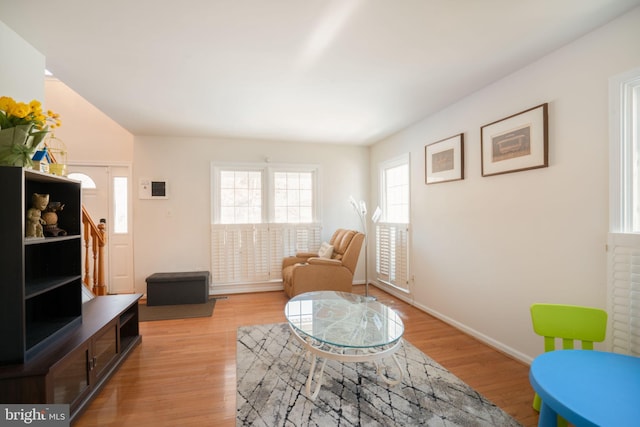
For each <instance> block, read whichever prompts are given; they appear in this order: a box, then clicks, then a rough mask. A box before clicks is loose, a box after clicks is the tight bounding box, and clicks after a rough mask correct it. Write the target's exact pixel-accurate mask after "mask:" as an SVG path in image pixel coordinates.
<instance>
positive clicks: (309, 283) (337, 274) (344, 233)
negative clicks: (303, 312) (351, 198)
mask: <svg viewBox="0 0 640 427" xmlns="http://www.w3.org/2000/svg"><path fill="white" fill-rule="evenodd" d="M363 241H364V234H362V233H360V232H358V231H354V230H345V229H338V230H336V232H335V233H333V236H332V237H331V240H329V245H331V246H333V250H332V251H329V252H330V257H328V255H329V254H323V255H324V256H319V254H318V253H310V252H299V253H297V254H296V255H295V256H291V257H286V258H284V259H283V260H282V285H283V287H284V292H285V293H286V294H287V296H288V297H289V298H292V297H294V296H296V295H298V294H303V293H305V292H312V291H340V292H351V288H352V285H353V275H354V273H355V271H356V265H357V264H358V257H359V256H360V249H361V248H362V242H363ZM323 246H326V244H323Z"/></svg>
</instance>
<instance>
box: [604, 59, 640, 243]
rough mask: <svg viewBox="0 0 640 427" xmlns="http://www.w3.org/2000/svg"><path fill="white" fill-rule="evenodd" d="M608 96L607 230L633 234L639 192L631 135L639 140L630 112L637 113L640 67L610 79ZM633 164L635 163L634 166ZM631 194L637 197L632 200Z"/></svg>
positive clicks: (638, 124)
mask: <svg viewBox="0 0 640 427" xmlns="http://www.w3.org/2000/svg"><path fill="white" fill-rule="evenodd" d="M634 92H635V94H634ZM609 94H610V95H609V111H610V122H609V128H610V129H609V138H610V149H609V151H610V152H609V161H610V165H609V171H610V177H609V203H610V209H609V211H610V215H609V231H610V232H612V233H633V232H634V231H633V220H634V213H633V210H634V202H635V204H636V205H637V204H639V203H640V200H638V199H640V191H639V189H638V188H636V187H635V185H638V184H635V183H636V182H637V181H638V176H637V174H638V173H640V158H639V157H638V156H639V155H640V146H639V147H634V144H639V145H640V143H638V142H636V141H634V135H635V139H636V140H638V139H639V138H640V136H639V135H638V132H639V131H640V130H639V129H638V127H640V119H639V118H634V117H633V114H634V111H635V113H636V114H638V111H640V105H638V104H640V68H637V69H635V70H631V71H629V72H626V73H623V74H621V75H619V76H615V77H613V78H611V79H610V81H609ZM634 102H635V105H634ZM634 126H635V129H634ZM634 162H635V163H638V165H637V166H635V167H634ZM634 172H635V173H636V176H635V177H634ZM634 184H635V185H634ZM634 192H635V193H636V194H638V196H636V197H634ZM636 214H637V215H640V212H637V213H636ZM638 231H640V230H638ZM638 231H636V232H638Z"/></svg>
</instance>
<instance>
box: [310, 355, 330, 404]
mask: <svg viewBox="0 0 640 427" xmlns="http://www.w3.org/2000/svg"><path fill="white" fill-rule="evenodd" d="M309 354H310V356H311V367H309V376H308V377H307V384H306V390H307V397H308V398H309V399H311V400H316V397H318V393H319V392H320V386H322V376H323V374H324V366H325V365H326V364H327V359H326V358H322V366H321V367H320V371H319V372H318V376H317V378H316V389H315V390H314V391H313V394H312V393H311V384H312V383H313V375H314V373H315V370H316V360H317V359H318V357H317V356H316V355H315V354H311V353H309Z"/></svg>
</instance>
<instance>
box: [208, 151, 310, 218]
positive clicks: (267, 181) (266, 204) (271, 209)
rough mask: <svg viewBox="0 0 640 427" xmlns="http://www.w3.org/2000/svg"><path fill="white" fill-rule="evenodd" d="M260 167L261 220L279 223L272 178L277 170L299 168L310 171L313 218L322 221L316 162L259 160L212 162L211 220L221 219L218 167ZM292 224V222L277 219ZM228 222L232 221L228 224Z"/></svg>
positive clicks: (258, 168)
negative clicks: (277, 221) (288, 162)
mask: <svg viewBox="0 0 640 427" xmlns="http://www.w3.org/2000/svg"><path fill="white" fill-rule="evenodd" d="M231 170H234V171H260V172H261V173H262V213H261V215H260V216H261V222H260V224H278V223H276V222H275V182H274V175H275V173H276V172H300V173H311V174H312V180H313V183H312V191H313V194H312V199H313V202H312V203H313V207H312V221H311V222H310V223H319V222H321V218H320V213H321V212H322V209H321V200H322V197H321V194H320V180H321V179H320V178H321V177H320V167H319V166H318V165H315V164H261V163H233V162H230V163H229V162H225V163H219V162H212V163H211V181H210V182H211V224H223V223H221V222H220V220H221V217H220V212H221V211H220V209H221V206H220V196H221V194H220V172H221V171H231ZM280 224H295V223H286V222H285V223H280ZM229 225H231V224H229Z"/></svg>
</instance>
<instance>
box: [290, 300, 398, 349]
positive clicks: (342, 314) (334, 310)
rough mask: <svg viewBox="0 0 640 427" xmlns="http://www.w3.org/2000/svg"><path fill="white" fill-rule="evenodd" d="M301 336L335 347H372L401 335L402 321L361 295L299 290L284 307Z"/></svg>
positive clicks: (382, 305)
mask: <svg viewBox="0 0 640 427" xmlns="http://www.w3.org/2000/svg"><path fill="white" fill-rule="evenodd" d="M284 312H285V316H286V317H287V320H288V321H289V324H290V325H291V326H292V327H293V328H294V329H295V330H296V331H297V332H299V333H300V334H301V335H302V336H304V335H306V336H308V337H310V338H313V339H315V340H318V341H321V342H323V343H326V344H330V345H333V346H338V347H348V348H372V347H380V346H385V345H389V344H393V343H395V342H396V341H398V340H399V339H400V338H402V334H403V333H404V324H403V323H402V319H400V316H399V315H398V314H397V313H396V312H395V311H394V310H392V309H391V308H389V307H387V306H386V305H384V304H381V303H379V302H377V301H375V300H371V299H368V298H366V297H364V296H361V295H355V294H350V293H346V292H334V291H319V292H308V293H305V294H300V295H297V296H295V297H293V298H292V299H290V300H289V302H288V303H287V305H286V306H285V309H284Z"/></svg>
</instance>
